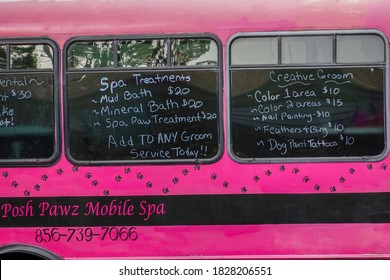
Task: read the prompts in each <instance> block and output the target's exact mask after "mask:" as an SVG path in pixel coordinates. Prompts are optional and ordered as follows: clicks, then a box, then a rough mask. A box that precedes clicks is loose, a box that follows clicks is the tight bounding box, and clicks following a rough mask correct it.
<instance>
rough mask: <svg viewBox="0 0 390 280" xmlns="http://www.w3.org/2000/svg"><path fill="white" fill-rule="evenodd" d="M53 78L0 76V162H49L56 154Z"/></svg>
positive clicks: (39, 74) (22, 75) (37, 74)
mask: <svg viewBox="0 0 390 280" xmlns="http://www.w3.org/2000/svg"><path fill="white" fill-rule="evenodd" d="M53 83H54V75H53V74H47V73H35V74H2V75H0V160H1V161H3V162H7V163H10V161H12V160H18V161H17V163H18V164H19V163H20V162H21V161H20V160H36V159H40V160H43V161H44V160H50V158H51V157H53V155H54V153H55V144H54V142H55V133H54V130H55V129H54V127H55V122H54V119H55V117H54V115H55V112H54V109H55V105H54V85H53Z"/></svg>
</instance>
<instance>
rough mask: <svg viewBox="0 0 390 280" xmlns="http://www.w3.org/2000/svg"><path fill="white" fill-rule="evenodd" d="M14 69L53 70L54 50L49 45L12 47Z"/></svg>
mask: <svg viewBox="0 0 390 280" xmlns="http://www.w3.org/2000/svg"><path fill="white" fill-rule="evenodd" d="M10 52H11V68H12V69H53V49H52V48H51V47H50V46H49V45H11V49H10Z"/></svg>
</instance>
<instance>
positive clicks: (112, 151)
mask: <svg viewBox="0 0 390 280" xmlns="http://www.w3.org/2000/svg"><path fill="white" fill-rule="evenodd" d="M102 41H104V42H111V46H112V47H113V48H114V50H113V52H114V53H115V52H116V53H118V57H117V59H116V60H114V64H113V69H111V70H110V71H103V70H102V69H100V71H99V69H94V71H92V70H91V68H88V67H82V68H80V69H78V68H76V67H74V64H73V63H71V62H72V59H71V57H72V56H73V53H74V49H75V46H78V45H84V46H89V47H91V46H95V45H97V42H102ZM179 43H180V44H179ZM178 44H179V45H180V46H181V47H180V49H181V50H183V54H185V55H186V56H188V57H189V61H191V63H184V65H183V64H182V63H178V62H177V59H175V58H174V57H175V55H170V54H168V52H167V50H168V49H171V48H172V49H173V50H174V51H173V52H174V53H177V50H178V49H179V48H178ZM220 48H221V46H220V43H218V42H217V40H216V39H214V38H208V37H207V38H204V37H200V38H197V37H195V38H193V37H191V38H186V37H183V38H181V37H180V38H177V37H160V38H140V37H137V38H131V37H130V38H123V37H121V38H103V39H97V40H96V39H93V38H75V39H73V40H71V41H70V42H68V44H67V47H66V50H65V53H67V59H66V61H68V66H67V69H66V79H65V80H66V92H65V96H66V102H67V108H68V110H67V117H66V122H67V123H66V127H67V137H66V138H67V146H68V149H67V151H68V154H67V155H68V157H69V159H70V160H71V161H72V162H75V163H77V164H110V163H111V164H119V163H123V162H153V163H156V162H212V161H215V160H216V159H217V158H218V157H219V155H220V154H221V152H222V151H221V147H222V145H221V141H222V133H221V131H220V130H221V125H222V124H221V110H220V107H221V96H222V94H221V90H222V89H221V88H222V87H221V80H222V79H221V75H222V71H221V63H220V56H221V51H220ZM205 61H207V62H209V61H210V63H207V64H204V62H205ZM179 66H180V67H179ZM97 70H98V71H97Z"/></svg>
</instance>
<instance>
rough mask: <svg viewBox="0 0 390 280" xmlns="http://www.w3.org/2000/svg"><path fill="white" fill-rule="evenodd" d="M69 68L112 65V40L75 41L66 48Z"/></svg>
mask: <svg viewBox="0 0 390 280" xmlns="http://www.w3.org/2000/svg"><path fill="white" fill-rule="evenodd" d="M68 66H69V67H70V68H100V67H113V66H114V48H113V42H112V41H96V42H83V43H75V44H73V45H72V46H70V47H69V50H68Z"/></svg>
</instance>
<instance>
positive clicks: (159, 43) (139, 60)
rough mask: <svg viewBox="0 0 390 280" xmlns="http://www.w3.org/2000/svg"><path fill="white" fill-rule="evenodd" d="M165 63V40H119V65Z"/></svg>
mask: <svg viewBox="0 0 390 280" xmlns="http://www.w3.org/2000/svg"><path fill="white" fill-rule="evenodd" d="M166 63H167V45H166V42H165V40H129V41H121V42H119V56H118V64H119V67H159V66H165V65H166Z"/></svg>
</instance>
